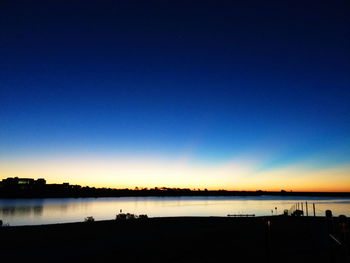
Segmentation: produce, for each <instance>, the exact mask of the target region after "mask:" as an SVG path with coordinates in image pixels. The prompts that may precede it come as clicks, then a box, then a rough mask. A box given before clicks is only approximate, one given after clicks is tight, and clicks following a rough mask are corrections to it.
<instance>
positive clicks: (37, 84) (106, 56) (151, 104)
mask: <svg viewBox="0 0 350 263" xmlns="http://www.w3.org/2000/svg"><path fill="white" fill-rule="evenodd" d="M23 2H24V3H21V2H19V1H13V0H11V1H10V0H9V1H4V0H2V1H1V3H0V156H2V157H8V156H11V157H13V156H14V157H16V156H21V155H28V154H29V155H33V154H38V155H40V154H41V155H45V154H50V153H53V152H57V151H58V152H62V153H65V152H67V153H68V152H70V153H71V152H75V153H77V154H79V153H83V152H90V153H91V152H93V153H103V154H109V153H118V154H120V153H121V154H123V153H126V154H131V155H132V154H141V155H142V154H156V155H157V154H158V155H167V156H173V155H175V156H176V155H181V154H183V153H185V152H189V153H190V154H191V155H193V156H194V158H195V159H198V160H204V161H214V162H217V161H219V162H220V161H226V160H229V159H230V158H232V157H233V156H238V155H240V154H242V153H246V152H249V151H252V152H253V153H254V154H260V155H262V156H263V155H269V156H271V155H273V154H274V153H275V156H273V157H272V158H270V161H269V162H267V163H266V164H265V165H266V167H269V166H271V165H272V166H273V165H276V164H279V163H288V162H293V161H297V160H302V159H304V158H309V157H310V156H315V155H322V158H323V159H322V160H323V161H322V162H330V163H332V162H334V163H345V164H348V163H349V159H350V158H349V154H350V114H349V112H350V16H349V13H350V2H349V1H346V0H344V1H324V3H323V1H312V2H311V1H274V2H269V3H267V2H266V1H144V2H143V3H141V1H140V2H139V1H42V2H39V1H23ZM34 2H35V3H34ZM72 2H73V3H72ZM321 2H322V3H321ZM324 154H326V156H323V155H324ZM327 154H328V155H327ZM320 158H321V157H320Z"/></svg>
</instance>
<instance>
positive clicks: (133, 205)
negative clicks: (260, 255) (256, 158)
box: [0, 196, 350, 225]
mask: <svg viewBox="0 0 350 263" xmlns="http://www.w3.org/2000/svg"><path fill="white" fill-rule="evenodd" d="M305 201H308V202H309V204H310V203H315V204H316V214H317V215H322V216H323V215H324V211H325V210H327V209H331V210H332V211H333V214H334V215H335V216H337V215H340V214H345V215H347V216H350V198H336V199H329V198H320V197H318V198H302V197H299V198H298V197H291V198H286V197H277V196H260V197H256V196H254V197H247V196H245V197H121V198H56V199H0V219H2V220H3V221H4V222H5V223H9V224H10V225H32V224H50V223H63V222H77V221H83V219H84V218H85V217H87V216H93V217H94V218H95V219H96V220H104V219H114V218H115V215H116V214H117V213H118V212H119V211H120V209H122V210H123V212H126V213H133V214H147V215H148V216H150V217H158V216H226V215H228V214H255V215H256V216H262V215H271V211H272V213H277V214H281V213H283V210H284V209H289V208H290V207H291V206H292V205H293V204H295V202H305ZM275 207H276V208H277V209H275ZM309 214H311V211H310V208H309Z"/></svg>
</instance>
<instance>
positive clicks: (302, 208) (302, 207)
mask: <svg viewBox="0 0 350 263" xmlns="http://www.w3.org/2000/svg"><path fill="white" fill-rule="evenodd" d="M301 210H302V211H303V215H304V206H303V202H301Z"/></svg>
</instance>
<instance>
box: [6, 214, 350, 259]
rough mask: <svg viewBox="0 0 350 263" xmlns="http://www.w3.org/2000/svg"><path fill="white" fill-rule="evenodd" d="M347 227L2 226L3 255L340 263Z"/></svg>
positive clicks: (181, 222)
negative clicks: (338, 242) (340, 243)
mask: <svg viewBox="0 0 350 263" xmlns="http://www.w3.org/2000/svg"><path fill="white" fill-rule="evenodd" d="M346 220H347V221H346V224H347V226H349V219H346ZM339 226H340V223H339V218H333V219H331V220H328V219H327V218H325V217H283V216H270V217H255V218H228V217H173V218H149V219H133V220H119V221H118V220H109V221H95V222H81V223H65V224H55V225H42V226H19V227H2V228H0V235H1V239H0V240H1V241H0V249H1V259H4V260H5V261H6V260H8V261H6V262H24V261H27V262H28V261H31V260H33V261H35V262H108V261H110V260H111V259H113V260H115V261H118V260H127V262H235V261H236V260H244V261H245V262H253V261H254V262H257V261H258V262H332V261H330V258H331V257H332V258H333V259H334V260H338V259H339V258H342V257H345V256H349V255H348V254H347V255H345V254H344V251H343V250H342V249H343V248H339V247H337V246H336V244H334V245H333V244H331V243H330V241H329V234H330V233H332V234H333V235H334V236H335V237H336V238H339V239H341V237H342V236H341V234H342V233H341V232H339V231H340V230H339V229H340V228H339ZM330 231H331V232H330ZM347 234H348V233H347ZM345 246H346V247H345ZM348 246H349V244H348V243H344V248H346V249H347V248H349V247H348ZM19 250H20V253H18V251H19ZM348 251H350V250H348ZM347 253H348V252H347ZM5 261H4V262H5ZM333 262H342V261H333Z"/></svg>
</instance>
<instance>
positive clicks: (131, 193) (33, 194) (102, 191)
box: [0, 188, 350, 198]
mask: <svg viewBox="0 0 350 263" xmlns="http://www.w3.org/2000/svg"><path fill="white" fill-rule="evenodd" d="M152 196H155V197H156V196H159V197H176V196H179V197H180V196H203V197H205V196H290V197H293V196H306V197H350V192H286V191H276V192H273V191H260V190H259V191H226V190H189V189H171V188H168V189H165V190H163V189H149V190H131V189H108V188H82V189H55V188H53V189H50V188H48V189H44V190H42V189H40V190H36V189H26V190H1V189H0V198H64V197H67V198H81V197H87V198H88V197H152Z"/></svg>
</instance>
